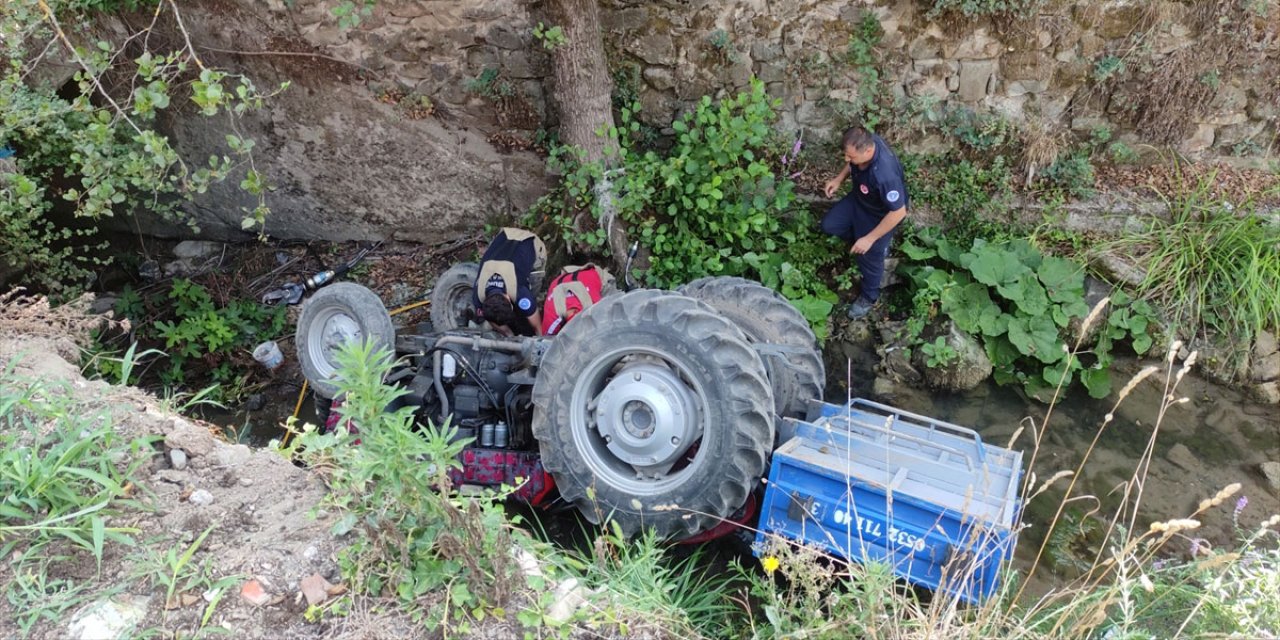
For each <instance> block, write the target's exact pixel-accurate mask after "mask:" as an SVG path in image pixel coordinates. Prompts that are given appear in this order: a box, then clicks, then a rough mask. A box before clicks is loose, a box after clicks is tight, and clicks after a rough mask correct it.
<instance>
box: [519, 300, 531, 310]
mask: <svg viewBox="0 0 1280 640" xmlns="http://www.w3.org/2000/svg"><path fill="white" fill-rule="evenodd" d="M532 308H533V301H532V300H530V299H528V298H520V309H521V310H524V311H528V310H530V309H532Z"/></svg>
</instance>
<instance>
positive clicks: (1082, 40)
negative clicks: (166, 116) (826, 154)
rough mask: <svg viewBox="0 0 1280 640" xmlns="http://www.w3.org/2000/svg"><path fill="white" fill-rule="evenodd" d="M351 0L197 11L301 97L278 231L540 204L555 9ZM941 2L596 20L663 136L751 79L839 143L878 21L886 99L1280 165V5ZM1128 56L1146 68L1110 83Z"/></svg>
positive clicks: (707, 9)
mask: <svg viewBox="0 0 1280 640" xmlns="http://www.w3.org/2000/svg"><path fill="white" fill-rule="evenodd" d="M340 4H341V0H294V1H293V2H291V3H288V4H286V3H285V2H283V1H282V0H202V2H200V3H196V5H195V6H194V7H192V8H189V9H185V11H187V12H188V13H190V14H192V15H193V16H194V17H193V18H192V21H193V23H195V25H196V26H195V29H193V31H197V32H198V33H200V34H201V35H200V39H201V42H200V43H198V44H210V45H211V46H216V47H218V48H221V49H235V50H242V51H253V52H259V53H254V54H252V55H232V54H219V55H218V56H217V57H216V59H215V62H216V63H217V64H222V65H229V66H232V67H239V68H242V69H244V70H245V71H246V73H248V74H249V75H250V76H251V77H253V78H254V79H255V81H257V82H259V84H266V85H269V84H270V83H272V82H278V81H280V80H285V79H288V80H291V81H293V82H294V84H295V86H294V88H293V89H291V90H290V91H288V92H286V93H285V94H284V96H283V97H282V98H280V99H278V101H277V102H276V103H274V104H273V105H272V106H271V107H270V109H269V113H268V114H267V116H266V117H264V118H263V119H262V120H261V121H260V122H258V123H257V128H258V131H257V133H259V134H261V135H260V137H261V138H263V139H262V140H260V145H262V146H260V148H262V149H263V151H264V154H265V155H266V156H267V157H268V158H269V159H270V163H271V164H270V165H269V166H268V167H267V169H268V175H269V176H270V178H271V179H272V180H273V181H274V182H275V183H276V184H277V185H278V186H279V189H278V191H277V192H276V194H275V196H274V200H275V201H274V202H273V203H272V204H273V208H274V209H275V210H276V212H277V216H276V217H275V220H276V222H274V223H273V224H275V225H277V231H280V232H284V231H287V232H289V233H298V232H300V231H302V230H305V229H306V228H308V225H310V224H317V223H318V224H319V225H322V226H323V227H325V228H324V231H325V233H326V235H329V236H330V237H333V233H334V230H335V228H337V227H336V226H335V225H337V224H339V223H344V224H345V223H348V222H350V221H352V220H354V221H356V222H357V223H358V225H357V230H356V231H353V232H351V233H350V234H340V235H344V236H345V235H352V236H370V235H377V234H379V233H382V234H383V235H387V233H386V232H387V231H388V230H390V231H391V232H393V233H394V234H398V235H400V236H402V237H406V238H411V237H412V238H418V239H426V238H435V237H439V236H440V235H441V234H443V233H445V232H446V231H448V230H449V229H453V228H456V227H457V226H459V225H468V224H470V225H475V224H478V223H479V221H480V220H481V219H484V218H486V217H489V216H492V215H494V214H498V213H505V212H510V211H518V210H521V209H522V208H524V207H527V205H528V204H529V203H530V202H531V201H532V200H533V198H534V197H536V195H537V194H538V192H539V191H540V190H541V189H542V188H543V187H544V186H545V177H544V176H543V172H542V168H541V163H540V160H538V159H537V157H536V156H533V155H532V154H527V153H519V152H517V153H499V152H497V151H496V150H495V149H494V148H493V147H492V146H491V144H490V141H492V140H494V139H496V138H501V139H505V140H511V139H523V140H526V141H529V140H533V139H534V138H535V137H536V135H537V133H538V132H539V131H550V130H553V129H554V127H555V124H556V118H557V116H556V109H555V105H554V103H553V101H552V100H551V93H552V90H553V86H554V78H553V77H552V66H551V64H550V62H551V61H550V54H549V52H548V50H546V49H545V48H543V47H542V46H541V43H540V42H538V41H537V40H536V39H535V38H534V36H533V29H534V27H535V26H536V25H537V24H538V23H539V22H540V21H543V20H544V19H545V16H544V11H545V9H544V7H543V6H542V4H541V3H539V2H529V1H516V0H467V1H459V0H377V2H376V4H375V5H374V8H373V10H372V13H371V14H370V15H368V16H366V17H365V18H364V19H363V20H362V22H361V23H360V24H359V25H357V26H356V27H354V28H351V29H342V28H340V27H339V26H338V23H337V20H336V19H335V18H334V16H333V13H332V11H333V9H334V8H335V7H337V6H339V5H340ZM356 4H360V3H359V2H357V3H356ZM929 4H930V3H926V2H924V1H923V0H910V1H908V0H903V1H897V2H861V1H857V0H721V1H718V2H713V1H710V0H660V1H656V2H646V1H640V0H601V9H602V15H601V19H602V23H603V27H604V29H605V32H606V33H605V34H604V35H605V42H606V48H607V50H608V52H609V56H610V64H611V66H612V67H613V68H615V69H616V70H617V73H616V78H618V79H619V80H620V83H621V87H620V88H621V89H622V90H623V91H624V92H627V93H631V94H634V95H635V96H636V97H637V98H638V99H639V100H640V101H641V103H642V104H643V105H644V110H643V112H642V117H643V118H645V119H647V120H649V121H650V122H651V123H655V124H659V125H662V124H665V123H668V122H670V120H671V119H672V117H673V116H675V115H676V114H678V113H680V112H681V111H682V110H684V109H687V108H688V107H689V105H690V104H692V103H693V102H694V101H696V100H697V99H699V98H700V97H701V96H703V95H712V96H719V95H724V94H726V93H729V92H735V91H738V90H741V89H744V88H746V87H747V86H748V83H749V81H750V79H751V78H752V77H753V76H754V77H758V78H760V79H761V80H762V81H763V82H764V83H765V85H766V88H767V90H768V91H769V92H770V94H771V95H774V96H776V97H778V98H780V99H781V100H782V108H783V114H782V123H781V126H782V128H783V129H784V130H788V131H794V130H796V129H800V128H803V129H804V130H805V133H806V136H807V137H808V138H809V139H810V140H823V139H831V138H832V137H833V135H834V133H835V132H837V131H838V130H839V129H840V128H842V127H843V126H845V125H846V124H848V117H849V116H848V112H847V110H842V106H847V105H848V104H849V103H850V102H854V101H856V99H857V96H858V92H859V82H861V81H863V80H864V79H863V78H859V77H857V73H856V70H855V68H854V67H853V66H852V65H851V64H850V63H849V62H848V61H847V59H846V57H847V56H846V49H847V47H848V44H849V39H850V34H851V33H852V32H853V31H854V28H855V25H857V24H859V23H860V21H862V19H863V18H864V17H865V16H866V15H867V14H868V12H869V13H870V14H872V15H874V16H875V18H876V19H877V20H878V21H879V24H880V25H881V27H882V28H883V37H882V40H881V42H880V45H879V46H878V47H877V49H876V56H877V59H878V70H879V72H880V74H881V76H882V77H883V78H884V90H885V91H888V92H891V94H892V95H893V96H895V97H897V98H907V99H916V100H918V101H937V103H938V104H941V105H953V106H954V105H964V106H967V107H971V108H973V109H975V110H978V111H995V112H1000V113H1004V114H1006V115H1007V117H1009V118H1010V119H1013V120H1016V121H1022V120H1033V121H1036V122H1037V124H1038V126H1040V127H1042V128H1044V129H1047V130H1057V131H1060V132H1065V131H1068V130H1074V131H1076V132H1077V134H1078V135H1080V136H1082V137H1083V136H1087V135H1088V134H1089V132H1090V131H1092V130H1093V129H1095V128H1097V127H1100V126H1104V125H1105V126H1108V127H1109V128H1110V129H1111V130H1112V132H1113V133H1114V134H1115V135H1116V136H1118V138H1119V139H1120V140H1122V141H1125V142H1128V143H1131V144H1134V145H1135V146H1136V145H1137V143H1142V142H1155V143H1157V145H1158V146H1159V145H1164V144H1166V143H1168V144H1169V145H1171V146H1174V147H1176V148H1178V149H1179V150H1181V151H1183V152H1184V153H1189V154H1194V155H1226V154H1230V153H1233V152H1234V153H1241V152H1244V153H1252V154H1255V155H1257V154H1260V153H1263V152H1265V151H1266V150H1267V149H1272V150H1273V151H1272V153H1274V152H1275V151H1274V149H1275V147H1276V144H1277V142H1276V137H1277V133H1276V132H1277V113H1278V111H1280V105H1278V104H1277V102H1280V80H1278V79H1277V78H1278V77H1280V62H1278V61H1280V44H1278V42H1280V36H1278V35H1277V33H1276V31H1277V29H1280V26H1278V25H1280V9H1277V8H1276V7H1275V6H1274V3H1271V4H1269V5H1265V7H1264V9H1263V10H1264V11H1269V12H1270V13H1267V14H1263V15H1258V16H1254V17H1251V16H1250V15H1249V14H1247V13H1246V14H1235V15H1233V16H1232V17H1231V19H1232V20H1236V21H1237V22H1236V23H1229V24H1226V26H1225V27H1224V26H1221V24H1220V23H1221V22H1222V21H1217V22H1214V23H1213V24H1219V26H1218V27H1214V28H1217V29H1223V28H1226V29H1229V30H1231V31H1232V33H1239V34H1241V37H1239V38H1234V39H1232V38H1226V39H1224V38H1222V37H1221V35H1222V34H1221V33H1207V32H1203V31H1204V30H1205V27H1204V25H1205V24H1206V22H1205V20H1204V19H1203V18H1204V17H1203V16H1198V15H1195V14H1193V13H1192V12H1191V11H1192V10H1191V9H1189V8H1188V5H1186V4H1184V3H1181V2H1175V1H1172V0H1152V1H1150V2H1148V1H1146V0H1048V1H1047V3H1046V4H1045V5H1044V8H1043V10H1042V12H1041V14H1040V15H1039V16H1038V17H1037V18H1035V19H1032V20H1013V21H1002V22H993V21H990V20H971V21H966V20H959V19H955V18H939V19H931V18H930V17H929V16H928V15H926V10H927V7H928V6H929ZM1205 4H1206V6H1210V5H1212V3H1205ZM1219 4H1222V3H1219ZM1225 4H1231V3H1225ZM1197 6H1198V5H1197ZM1241 6H1244V5H1241ZM1260 6H1261V5H1260ZM1266 7H1269V8H1266ZM1241 11H1243V9H1242V10H1241ZM1245 36H1247V37H1245ZM1223 42H1226V43H1229V44H1231V46H1230V47H1226V48H1224V46H1225V45H1223V44H1222V43H1223ZM1232 47H1234V48H1232ZM271 51H278V52H281V51H283V52H295V54H298V57H273V56H271V55H269V54H268V53H267V52H271ZM1202 52H1203V53H1202ZM308 54H317V55H320V56H325V58H319V57H317V58H307V57H305V56H306V55H308ZM210 55H211V56H212V55H214V54H210ZM1197 56H1201V57H1203V58H1204V59H1209V58H1210V57H1212V56H1217V58H1214V59H1230V60H1231V61H1232V62H1234V63H1236V64H1234V65H1233V66H1232V67H1231V69H1232V70H1226V71H1223V72H1222V73H1217V72H1215V73H1214V74H1213V75H1212V76H1209V75H1207V74H1202V75H1200V76H1196V77H1193V78H1192V79H1191V80H1189V81H1188V80H1187V79H1186V78H1182V80H1181V81H1179V82H1172V81H1171V84H1174V85H1176V86H1177V87H1178V88H1180V90H1184V91H1183V93H1186V91H1190V90H1192V89H1195V90H1197V91H1199V92H1200V93H1199V94H1195V93H1194V92H1192V94H1189V95H1193V96H1195V95H1199V96H1201V97H1202V99H1198V100H1192V101H1191V105H1190V107H1187V106H1186V105H1183V111H1182V112H1171V113H1173V115H1178V116H1179V117H1177V118H1166V120H1169V119H1172V120H1173V121H1174V126H1173V127H1172V130H1166V129H1167V127H1166V129H1160V128H1159V126H1157V125H1160V126H1163V125H1164V124H1167V123H1162V122H1161V121H1158V120H1152V117H1150V116H1151V114H1152V113H1155V114H1156V115H1157V116H1158V115H1160V114H1159V110H1160V109H1162V108H1165V109H1167V108H1168V104H1166V103H1167V102H1168V101H1163V102H1162V101H1161V99H1162V98H1163V97H1164V96H1166V95H1173V94H1175V93H1177V92H1175V91H1171V90H1170V89H1169V88H1168V87H1162V86H1159V81H1160V80H1161V79H1162V78H1163V79H1170V78H1178V77H1179V76H1177V75H1176V72H1178V71H1179V70H1181V71H1183V72H1187V69H1193V67H1194V66H1195V64H1196V63H1197V61H1198V60H1199V59H1198V58H1197ZM1117 60H1123V61H1124V63H1125V64H1127V65H1129V67H1130V71H1131V73H1129V74H1127V75H1121V76H1117V78H1118V79H1109V80H1107V79H1103V76H1104V75H1105V73H1104V72H1105V71H1106V69H1107V64H1112V63H1114V62H1115V61H1117ZM1200 61H1201V62H1203V60H1200ZM1174 63H1177V64H1174ZM1161 74H1164V75H1161ZM1170 74H1174V75H1170ZM1184 75H1185V73H1184ZM1188 82H1189V83H1191V84H1188ZM1144 83H1145V84H1144ZM1152 83H1155V86H1152ZM1195 83H1200V84H1195ZM1202 85H1203V86H1202ZM388 89H392V90H394V91H395V92H397V95H398V94H406V95H407V96H408V97H409V99H410V100H420V99H421V98H423V97H425V98H426V99H428V100H429V101H430V104H431V105H432V108H433V109H434V113H433V114H432V115H431V117H429V118H426V119H424V120H409V119H406V118H404V117H403V113H402V112H400V111H397V110H396V109H395V108H394V107H393V106H391V105H387V104H384V102H385V101H380V100H379V97H380V95H383V93H384V92H386V91H388ZM1144 114H1145V115H1144ZM1166 115H1167V114H1166ZM1144 118H1145V119H1144ZM205 126H207V124H206V123H204V122H203V121H199V120H197V121H193V122H191V123H184V122H178V123H177V124H176V125H175V130H176V131H178V132H179V133H181V134H182V138H183V139H184V140H185V141H186V144H187V147H188V149H189V150H191V151H192V152H193V153H197V154H199V153H204V152H205V151H207V150H208V149H209V147H210V145H212V144H214V143H216V141H217V140H218V139H220V136H221V132H207V131H200V130H198V128H199V127H205ZM206 139H207V140H206ZM206 141H207V142H208V144H206ZM197 157H199V156H197ZM236 197H237V196H236V195H235V194H234V193H231V192H230V191H224V192H222V193H220V194H218V198H215V199H212V200H210V201H206V202H204V203H202V206H203V208H204V209H205V210H207V211H209V212H214V211H215V210H218V209H224V210H225V209H226V207H225V204H226V202H225V201H224V200H230V201H235V200H234V199H235V198H236ZM230 211H232V212H233V213H234V212H235V211H236V209H234V208H232V209H230ZM223 215H224V217H234V216H230V215H229V214H226V213H225V211H224V212H223Z"/></svg>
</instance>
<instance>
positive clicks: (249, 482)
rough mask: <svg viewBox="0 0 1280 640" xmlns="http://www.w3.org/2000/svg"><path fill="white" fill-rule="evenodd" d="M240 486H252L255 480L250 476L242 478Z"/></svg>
mask: <svg viewBox="0 0 1280 640" xmlns="http://www.w3.org/2000/svg"><path fill="white" fill-rule="evenodd" d="M240 486H242V487H251V486H253V480H250V479H249V478H240Z"/></svg>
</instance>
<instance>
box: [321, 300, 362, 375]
mask: <svg viewBox="0 0 1280 640" xmlns="http://www.w3.org/2000/svg"><path fill="white" fill-rule="evenodd" d="M315 326H317V327H319V328H318V331H319V335H317V336H315V337H317V338H318V339H317V340H312V341H311V342H310V349H311V360H312V361H313V362H315V363H316V365H317V368H318V369H321V371H320V373H322V374H323V375H324V376H325V377H332V376H333V374H334V373H336V372H337V370H338V367H337V360H336V357H337V353H338V349H339V348H341V347H342V345H345V344H348V343H350V342H355V341H358V340H360V339H361V338H362V337H363V336H364V332H363V331H361V330H360V323H359V322H357V321H356V319H355V318H353V317H351V316H350V315H348V314H347V313H344V312H343V311H342V310H340V309H333V310H331V311H328V312H326V313H324V314H323V315H321V317H320V318H318V319H317V321H316V324H315Z"/></svg>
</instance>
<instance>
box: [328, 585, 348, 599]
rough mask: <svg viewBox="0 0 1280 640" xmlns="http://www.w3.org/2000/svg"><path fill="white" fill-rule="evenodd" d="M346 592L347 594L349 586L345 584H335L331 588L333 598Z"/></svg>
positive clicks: (330, 593) (330, 592)
mask: <svg viewBox="0 0 1280 640" xmlns="http://www.w3.org/2000/svg"><path fill="white" fill-rule="evenodd" d="M346 592H347V585H345V584H335V585H333V586H331V587H329V595H331V596H340V595H342V594H344V593H346Z"/></svg>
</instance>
